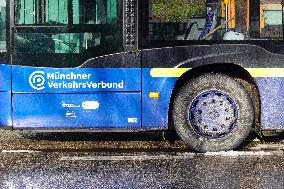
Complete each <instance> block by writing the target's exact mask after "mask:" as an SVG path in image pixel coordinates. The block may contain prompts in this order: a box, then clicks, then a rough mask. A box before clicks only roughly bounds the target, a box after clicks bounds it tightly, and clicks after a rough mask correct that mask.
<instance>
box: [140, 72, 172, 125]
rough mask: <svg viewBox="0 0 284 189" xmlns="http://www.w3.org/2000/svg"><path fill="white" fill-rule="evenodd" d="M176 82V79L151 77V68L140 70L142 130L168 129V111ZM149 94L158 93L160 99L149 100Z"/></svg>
mask: <svg viewBox="0 0 284 189" xmlns="http://www.w3.org/2000/svg"><path fill="white" fill-rule="evenodd" d="M176 80H177V78H166V77H152V76H151V68H143V69H142V91H143V93H142V123H143V126H142V127H143V128H147V129H157V128H162V129H166V128H168V110H169V104H170V98H171V93H172V90H173V88H174V85H175V83H176ZM149 92H159V93H160V98H157V99H151V98H149Z"/></svg>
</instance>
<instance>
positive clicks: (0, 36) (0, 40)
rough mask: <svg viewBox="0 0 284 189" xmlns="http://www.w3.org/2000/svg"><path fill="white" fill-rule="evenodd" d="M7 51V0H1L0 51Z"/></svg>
mask: <svg viewBox="0 0 284 189" xmlns="http://www.w3.org/2000/svg"><path fill="white" fill-rule="evenodd" d="M6 51H7V48H6V0H0V53H1V52H6Z"/></svg>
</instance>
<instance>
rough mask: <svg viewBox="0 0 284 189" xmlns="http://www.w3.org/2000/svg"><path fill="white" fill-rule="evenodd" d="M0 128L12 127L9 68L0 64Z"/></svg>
mask: <svg viewBox="0 0 284 189" xmlns="http://www.w3.org/2000/svg"><path fill="white" fill-rule="evenodd" d="M0 107H1V108H0V126H12V105H11V66H10V65H6V64H0Z"/></svg>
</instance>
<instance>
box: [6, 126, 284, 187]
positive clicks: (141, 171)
mask: <svg viewBox="0 0 284 189" xmlns="http://www.w3.org/2000/svg"><path fill="white" fill-rule="evenodd" d="M125 140H127V141H125ZM248 143H249V144H248V145H247V146H243V147H242V148H239V149H238V150H237V151H230V152H219V153H205V154H198V153H195V152H193V151H190V150H188V149H187V148H186V146H185V145H184V144H183V142H182V141H179V140H178V141H175V142H168V141H163V140H162V137H161V136H159V135H146V136H141V135H140V134H136V136H135V134H127V133H126V134H125V133H124V134H115V135H108V134H84V133H82V134H56V135H54V134H53V135H51V134H40V135H30V134H29V135H25V136H23V135H21V134H19V133H16V132H11V131H2V133H1V134H0V188H24V189H26V188H138V189H140V188H206V189H207V188H226V189H227V188H283V185H284V174H283V171H284V153H283V149H284V144H282V141H277V142H275V141H272V142H268V144H265V143H260V141H257V140H254V141H252V142H248Z"/></svg>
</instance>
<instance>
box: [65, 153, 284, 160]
mask: <svg viewBox="0 0 284 189" xmlns="http://www.w3.org/2000/svg"><path fill="white" fill-rule="evenodd" d="M283 154H284V153H283V151H269V152H265V151H255V152H254V151H228V152H207V153H189V152H187V153H176V155H170V154H168V155H164V154H162V155H133V156H131V155H127V156H117V155H115V156H112V155H109V156H107V155H105V156H100V155H98V156H95V155H94V156H91V155H90V156H62V157H60V161H136V160H140V161H144V160H174V159H190V158H194V157H204V156H205V157H210V156H219V157H220V156H221V157H241V156H252V157H262V156H272V155H273V156H275V155H276V156H280V155H283Z"/></svg>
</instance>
